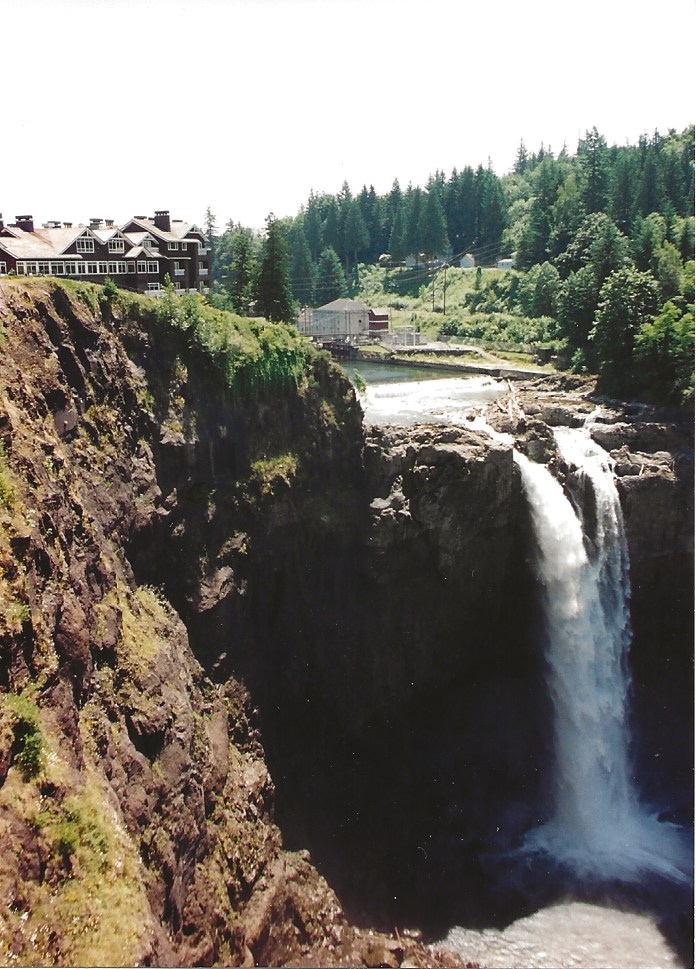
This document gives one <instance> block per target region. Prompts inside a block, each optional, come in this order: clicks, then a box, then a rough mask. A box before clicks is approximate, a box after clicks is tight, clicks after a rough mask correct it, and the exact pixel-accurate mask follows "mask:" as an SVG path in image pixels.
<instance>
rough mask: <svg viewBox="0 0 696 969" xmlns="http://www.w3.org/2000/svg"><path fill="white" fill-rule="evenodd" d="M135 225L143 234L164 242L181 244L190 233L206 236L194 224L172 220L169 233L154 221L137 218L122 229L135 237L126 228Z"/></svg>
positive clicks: (133, 233)
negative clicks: (147, 233)
mask: <svg viewBox="0 0 696 969" xmlns="http://www.w3.org/2000/svg"><path fill="white" fill-rule="evenodd" d="M134 223H135V224H136V225H138V226H140V229H141V230H142V231H143V232H149V233H151V234H152V235H153V236H156V237H157V238H158V239H162V240H163V241H164V242H181V241H182V240H183V239H185V238H186V236H187V235H188V234H189V233H190V232H197V233H199V234H200V235H204V234H203V231H202V230H201V229H199V228H198V226H197V225H194V224H193V223H192V222H182V221H181V220H180V219H171V221H170V225H171V228H170V229H169V231H167V230H166V229H160V228H158V227H157V226H156V225H155V221H154V219H141V218H138V217H136V218H134V219H130V220H129V221H128V222H126V224H125V226H123V227H122V228H123V231H124V232H126V233H127V234H128V235H129V236H134V235H135V232H133V231H128V230H127V228H126V227H127V226H129V225H133V224H134Z"/></svg>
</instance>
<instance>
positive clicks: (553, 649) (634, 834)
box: [515, 429, 689, 882]
mask: <svg viewBox="0 0 696 969" xmlns="http://www.w3.org/2000/svg"><path fill="white" fill-rule="evenodd" d="M556 438H557V444H558V447H559V451H560V452H561V454H562V456H563V458H564V460H565V461H566V462H567V463H568V465H569V466H572V467H577V468H578V470H579V473H580V475H581V478H582V479H584V482H583V483H584V485H585V490H586V491H588V492H590V494H591V495H593V503H594V507H593V508H592V509H591V514H590V515H589V516H588V519H589V520H588V522H587V527H583V521H582V511H581V510H580V511H578V512H577V513H576V510H575V508H574V506H573V505H572V504H571V502H570V501H569V499H568V498H567V497H566V494H565V492H564V490H563V488H562V487H561V485H560V484H559V482H558V481H557V480H556V479H555V478H554V477H553V475H552V474H551V473H550V472H549V471H548V470H547V468H546V467H545V466H543V465H539V464H534V463H533V462H531V461H529V460H528V459H527V458H526V457H525V456H524V455H521V454H518V453H517V452H515V459H516V461H517V463H518V465H519V468H520V472H521V475H522V481H523V486H524V490H525V492H526V495H527V499H528V502H529V507H530V510H531V516H532V520H533V525H534V530H535V533H536V539H537V545H538V552H537V563H536V568H537V574H538V578H539V580H540V585H541V588H542V596H543V607H544V614H545V619H546V623H545V625H546V630H545V631H546V638H547V665H548V682H549V690H550V694H551V699H552V702H553V707H554V738H553V739H554V781H553V812H552V815H551V819H550V820H549V821H548V822H547V823H545V824H543V825H541V826H540V827H538V828H535V829H534V830H533V831H531V832H530V833H529V834H528V835H527V838H526V841H525V849H526V850H532V851H542V852H544V853H545V854H547V855H550V856H552V857H553V858H555V859H556V860H557V861H558V862H560V863H561V864H562V865H564V866H566V867H567V868H570V869H571V870H572V871H574V872H575V873H576V874H578V875H581V876H583V877H587V876H590V877H592V876H594V877H599V876H601V877H602V878H619V879H628V880H633V879H635V878H636V877H638V876H640V874H641V873H644V872H646V871H652V872H658V873H660V874H662V875H665V876H667V877H669V878H672V879H676V880H677V881H680V882H683V881H685V880H688V874H687V870H688V867H689V859H688V854H687V852H686V850H685V847H684V846H683V845H682V842H681V838H680V832H679V829H678V828H676V827H675V826H673V825H670V824H666V823H660V822H658V820H657V818H656V817H655V816H654V815H652V814H650V812H649V811H648V810H647V809H646V808H644V807H643V806H642V805H641V803H640V801H639V797H638V794H637V791H636V787H635V784H634V779H633V776H632V771H631V762H630V756H629V749H630V737H629V726H628V723H629V720H628V702H629V687H630V682H629V673H628V650H629V646H630V640H631V629H630V621H629V608H628V590H629V577H628V553H627V547H626V540H625V536H624V528H623V517H622V512H621V506H620V503H619V500H618V495H617V491H616V487H615V483H614V476H613V472H612V469H611V467H610V459H609V456H608V455H607V454H606V452H604V451H602V449H601V448H599V447H598V446H597V445H595V444H594V443H593V441H592V440H591V438H590V436H589V434H588V433H587V432H586V431H585V430H570V429H558V431H557V433H556ZM685 859H686V860H685Z"/></svg>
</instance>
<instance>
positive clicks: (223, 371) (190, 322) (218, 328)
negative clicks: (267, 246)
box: [61, 280, 314, 400]
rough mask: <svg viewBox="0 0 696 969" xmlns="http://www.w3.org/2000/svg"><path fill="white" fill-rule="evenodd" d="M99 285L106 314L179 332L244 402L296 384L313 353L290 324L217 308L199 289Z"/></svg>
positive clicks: (103, 310) (301, 377) (289, 388)
mask: <svg viewBox="0 0 696 969" xmlns="http://www.w3.org/2000/svg"><path fill="white" fill-rule="evenodd" d="M61 285H63V283H62V282H61ZM71 285H76V284H71ZM78 285H79V284H78ZM82 285H84V284H82ZM97 289H98V290H99V293H98V299H99V302H100V305H101V308H102V313H103V314H104V315H105V316H107V317H109V316H110V317H112V318H116V316H117V313H118V310H120V311H121V313H126V314H128V315H133V316H135V317H136V319H140V320H147V321H148V322H150V323H154V324H155V325H158V326H160V327H163V328H164V329H165V330H170V331H174V332H177V333H179V334H182V335H183V336H184V338H185V340H186V342H187V344H188V345H189V347H191V348H192V349H194V350H197V351H199V352H201V353H203V354H204V355H205V356H207V357H208V358H209V359H210V360H211V362H212V363H213V365H214V367H215V369H216V371H217V372H218V374H219V375H220V376H221V377H222V379H223V381H224V383H225V385H226V386H227V388H228V389H229V390H230V392H231V393H232V394H233V396H235V397H237V398H239V399H242V400H255V399H257V398H258V397H260V396H263V395H265V394H268V393H271V394H274V393H278V392H282V391H285V390H291V389H294V388H296V387H298V386H299V385H300V383H301V381H302V379H303V378H304V376H305V374H306V372H307V366H308V363H309V361H310V359H311V358H312V356H313V355H314V351H313V350H312V348H311V347H310V345H309V344H308V343H307V341H306V340H305V339H303V338H302V337H301V336H300V334H299V332H298V331H297V329H295V328H294V327H292V326H289V325H287V324H284V323H270V322H268V321H267V320H265V319H248V318H246V317H243V316H238V315H237V314H235V313H230V312H229V311H227V310H220V309H216V308H215V307H213V306H211V305H210V304H209V303H208V302H207V301H206V299H205V297H204V296H202V295H201V294H199V293H185V294H183V295H181V296H178V295H177V294H176V291H175V290H174V288H173V287H172V286H168V287H167V288H166V290H165V295H164V296H163V297H158V298H153V297H151V296H140V295H135V294H133V293H128V292H126V291H125V290H121V289H118V287H116V286H115V285H113V284H111V285H109V280H107V282H106V284H105V285H104V286H103V287H97Z"/></svg>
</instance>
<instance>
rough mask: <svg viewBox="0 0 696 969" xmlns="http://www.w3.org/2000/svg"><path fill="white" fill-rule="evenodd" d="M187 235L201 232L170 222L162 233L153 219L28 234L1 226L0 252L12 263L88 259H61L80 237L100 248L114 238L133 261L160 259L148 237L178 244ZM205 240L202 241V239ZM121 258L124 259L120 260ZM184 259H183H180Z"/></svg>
mask: <svg viewBox="0 0 696 969" xmlns="http://www.w3.org/2000/svg"><path fill="white" fill-rule="evenodd" d="M128 225H133V226H138V228H137V229H135V230H134V231H132V232H126V231H125V228H126V226H128ZM189 233H200V235H201V236H203V233H202V231H201V230H200V229H199V228H198V227H197V226H196V225H194V224H193V223H191V222H183V221H182V220H180V219H174V220H172V231H171V232H163V231H162V230H161V229H158V228H157V226H156V225H155V223H154V221H153V220H152V219H139V218H135V219H130V221H129V222H127V223H125V225H124V226H121V227H119V226H116V225H114V226H104V225H99V226H87V225H77V226H66V225H48V226H44V227H42V228H35V229H34V231H33V232H27V231H26V230H25V229H21V228H19V227H18V226H16V225H4V227H3V231H2V233H1V234H0V249H1V250H3V251H4V252H6V253H8V254H9V255H11V256H12V257H14V258H15V259H59V258H60V259H63V260H71V259H76V260H77V259H80V257H81V255H87V256H89V255H90V254H89V253H83V254H80V255H77V256H76V255H74V254H73V255H68V256H66V255H64V253H65V250H66V249H67V248H68V247H69V246H71V245H72V244H73V243H74V242H75V240H76V239H78V238H79V237H80V236H82V235H86V236H91V237H93V238H94V239H96V240H97V242H98V243H100V244H101V245H106V243H107V242H108V241H109V239H112V238H113V237H114V236H122V237H123V238H125V239H126V241H127V243H129V244H130V246H131V247H132V248H131V249H130V251H129V252H127V253H126V256H128V257H130V258H134V257H136V256H139V255H146V256H151V257H152V258H161V257H162V254H161V253H160V251H159V249H157V248H156V246H155V245H149V246H148V244H147V242H145V239H146V237H147V236H149V237H150V238H152V239H155V240H158V241H159V242H160V243H164V242H168V241H170V242H179V241H181V240H182V239H184V238H185V237H186V236H187V235H188V234H189ZM203 238H205V237H203ZM121 258H123V257H121ZM178 258H180V259H185V258H186V256H179V257H178Z"/></svg>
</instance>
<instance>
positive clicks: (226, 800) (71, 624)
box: [0, 280, 693, 966]
mask: <svg viewBox="0 0 696 969" xmlns="http://www.w3.org/2000/svg"><path fill="white" fill-rule="evenodd" d="M147 304H148V301H147V300H146V299H144V301H143V303H142V307H145V306H146V305H147ZM133 305H134V307H135V309H133V308H132V311H131V312H126V311H125V310H123V309H122V308H120V307H119V305H118V304H116V305H107V304H105V303H104V302H100V301H99V300H98V299H97V291H96V290H94V289H93V288H91V287H77V288H74V287H69V286H68V287H63V286H59V285H56V284H52V283H51V282H50V281H47V280H37V281H34V282H33V283H23V284H20V283H19V282H16V281H7V282H3V284H2V289H1V290H0V320H1V321H2V325H1V328H0V341H2V354H0V391H1V393H2V397H1V398H0V442H1V447H2V450H1V451H0V704H1V705H0V717H1V719H0V732H1V733H2V737H3V743H2V750H1V751H0V887H1V888H2V890H3V891H4V893H5V897H6V898H7V899H8V902H9V904H8V906H7V908H6V910H5V911H4V912H3V913H2V914H0V961H3V962H6V963H8V964H11V963H15V964H17V963H18V964H22V963H35V962H39V963H40V962H50V963H53V964H83V965H86V964H92V963H94V964H163V963H166V964H170V965H175V964H181V965H190V964H198V965H203V964H212V963H214V962H217V963H221V964H230V965H254V964H256V965H281V964H285V965H306V966H309V965H389V966H398V965H404V966H406V965H423V966H425V965H434V966H436V965H456V964H458V961H457V958H456V957H454V956H452V955H451V954H449V955H447V954H443V953H439V952H438V951H435V950H433V949H431V948H427V947H426V946H425V945H424V944H423V943H422V942H420V941H419V940H418V938H417V933H415V932H407V931H405V930H404V929H403V928H402V927H403V926H404V925H409V924H410V925H414V924H416V925H417V924H420V925H425V924H426V923H427V926H426V927H427V928H429V929H430V930H431V931H433V932H435V931H436V930H437V928H438V927H439V922H440V921H441V922H442V923H443V925H446V923H447V921H448V919H454V918H457V917H460V916H461V913H462V912H463V911H469V912H470V913H473V914H474V915H475V916H476V917H481V918H483V917H484V911H485V908H486V905H487V904H488V903H489V901H490V900H488V899H487V898H486V891H487V889H486V881H485V872H484V871H483V870H482V868H481V861H480V859H481V857H482V853H485V850H486V848H487V846H489V845H490V840H491V838H492V837H494V836H493V835H492V830H493V827H496V828H497V829H498V831H499V832H500V831H501V830H503V832H507V833H508V835H509V837H510V838H512V837H513V836H514V834H515V832H518V831H519V830H520V829H523V828H524V827H525V825H526V824H528V823H530V821H531V820H532V819H533V817H534V816H535V812H537V811H538V810H539V808H540V804H541V803H542V801H543V796H544V791H543V782H542V780H541V775H542V767H543V764H544V761H545V758H546V756H547V753H548V751H547V739H546V738H547V736H548V718H549V709H548V700H547V698H546V696H545V689H544V684H543V656H542V654H541V647H540V645H539V642H538V641H537V640H538V637H536V636H535V635H534V634H533V630H534V628H535V619H536V615H535V611H536V608H537V607H536V596H535V587H534V582H535V580H534V578H533V575H532V570H531V569H530V567H529V564H528V559H529V543H530V540H531V539H530V530H529V529H530V526H529V522H528V518H527V511H526V506H525V503H524V500H523V497H522V492H521V487H520V481H519V475H518V472H517V469H516V466H515V463H514V461H513V459H512V450H511V447H510V446H508V445H498V444H495V443H492V442H491V441H490V439H489V438H487V437H486V436H485V435H483V434H481V433H480V432H476V431H473V430H471V429H466V428H442V427H441V428H435V427H426V426H419V427H416V428H410V429H408V431H406V430H404V429H397V428H378V427H374V428H368V429H365V428H364V427H363V424H362V413H361V410H360V407H359V405H358V403H357V401H356V398H355V394H354V392H353V390H352V388H351V386H350V384H349V382H348V381H347V379H346V378H345V377H344V376H343V375H342V374H341V373H340V371H339V370H338V369H337V368H335V367H334V366H333V365H332V364H331V363H330V362H329V361H328V360H327V359H325V358H324V357H322V356H313V357H311V358H310V359H309V362H308V365H307V368H306V372H305V374H304V375H303V378H302V380H301V381H300V384H299V386H298V387H297V388H296V389H291V390H287V391H284V392H277V393H273V394H264V393H261V394H259V395H258V396H257V397H255V398H253V399H252V398H251V397H249V396H248V395H247V397H236V398H235V397H233V396H232V395H231V394H230V392H229V390H228V389H227V388H226V387H225V386H224V384H223V383H221V382H220V380H219V379H217V377H216V375H215V373H214V372H213V371H212V369H211V367H210V361H209V360H207V359H206V358H205V356H204V355H203V354H202V353H201V352H200V350H199V349H196V348H195V347H191V346H190V344H189V342H188V341H187V339H186V334H185V333H182V332H177V331H174V330H171V329H169V330H168V329H166V328H163V327H162V326H161V325H159V324H158V323H157V321H156V319H155V317H154V316H153V314H152V313H149V312H148V311H146V309H143V308H142V307H141V309H140V310H137V306H136V304H133ZM136 310H137V312H136ZM587 391H588V388H587V387H583V386H580V387H575V386H571V385H565V386H561V387H557V388H555V390H554V391H553V392H551V391H549V390H548V388H546V387H530V388H527V389H522V390H518V391H515V393H514V394H513V395H512V397H511V399H510V400H509V401H507V402H504V403H503V404H498V405H497V413H498V415H499V418H500V421H501V422H502V424H501V426H503V425H504V427H505V429H507V430H511V431H512V432H513V433H514V434H515V435H516V437H517V439H518V442H519V445H520V446H521V447H524V448H525V449H526V450H527V451H528V453H529V454H530V456H532V457H535V458H536V459H537V460H549V461H551V462H552V465H553V466H554V467H556V468H557V470H558V473H559V474H560V475H564V474H567V473H569V469H566V468H563V467H562V466H561V465H560V464H559V462H558V460H557V456H556V455H555V454H554V448H553V442H552V437H551V434H550V431H549V427H550V426H551V425H553V424H556V423H575V422H577V421H580V420H582V415H585V414H588V413H589V412H590V411H591V410H592V409H593V407H594V403H592V402H590V400H589V398H588V393H587ZM594 433H595V436H596V437H597V440H599V441H600V443H603V445H604V446H605V447H607V448H608V449H609V450H610V451H611V452H612V454H613V455H614V458H615V460H616V467H617V473H618V475H619V487H620V490H621V495H622V501H623V503H624V507H625V510H626V518H627V529H628V537H629V543H630V546H631V558H632V570H633V584H634V597H633V609H634V624H635V627H636V644H637V646H636V682H637V687H638V692H639V700H640V716H641V724H642V729H643V733H642V734H641V745H642V746H641V752H640V753H641V756H642V758H643V761H644V762H645V763H648V762H650V759H651V757H652V755H653V754H655V753H658V754H661V755H663V760H662V762H661V768H660V771H658V772H657V773H655V772H652V773H651V774H650V781H649V783H650V784H652V785H653V788H654V789H657V788H658V786H659V784H663V783H666V782H669V783H670V784H672V785H673V786H674V785H675V784H676V782H675V777H682V776H683V774H684V764H685V762H687V761H688V756H689V754H688V742H687V741H686V740H685V739H684V737H685V731H684V727H683V722H682V721H683V716H684V714H685V711H687V710H688V708H689V704H690V690H689V688H688V685H686V684H685V683H684V670H685V669H688V667H689V664H690V641H689V635H688V632H687V630H688V625H689V615H690V610H692V603H693V583H692V582H691V585H690V584H689V583H690V576H692V575H693V573H692V571H690V570H692V563H693V545H692V539H693V510H692V494H693V490H692V485H691V479H690V476H691V468H692V464H691V462H692V455H693V449H692V445H691V442H690V440H689V435H688V433H686V432H685V431H683V430H680V429H679V427H678V426H677V425H676V424H675V423H674V422H673V421H671V422H665V421H661V422H660V421H658V420H657V416H656V415H653V414H647V413H644V412H640V413H639V414H632V413H630V412H627V411H626V410H625V409H624V408H620V407H618V406H616V407H611V406H607V408H606V409H605V416H604V418H603V421H602V423H597V424H596V426H595V430H594ZM692 615H693V613H692V612H691V616H692ZM657 634H659V636H660V640H659V641H660V644H661V645H660V649H659V650H657V649H656V639H655V636H656V635H657ZM656 670H660V671H661V673H660V676H655V675H654V673H655V671H656ZM675 683H676V684H677V686H678V689H676V693H675V692H674V690H675ZM675 696H676V700H675V699H674V697H675ZM668 703H672V704H676V706H674V707H673V710H674V713H673V715H672V716H671V717H667V718H665V717H663V716H661V715H660V713H659V711H661V710H662V709H663V707H664V708H666V706H667V704H668ZM655 711H658V712H657V713H656V712H655ZM666 721H668V722H667V723H666ZM665 724H666V725H665ZM675 737H676V738H678V742H677V743H675ZM668 748H669V751H670V753H669V756H668ZM646 783H647V782H646ZM682 786H683V787H684V790H683V796H684V797H685V798H686V797H688V791H687V790H686V786H685V785H682ZM453 791H454V794H453ZM443 819H445V820H446V824H445V823H444V821H443ZM443 827H448V830H449V834H448V838H449V837H450V836H451V832H452V830H455V831H456V837H457V839H458V843H459V844H460V846H461V851H460V853H459V854H458V857H457V862H456V864H455V865H452V864H451V860H450V859H449V857H448V855H449V854H450V850H449V847H448V846H449V844H450V843H451V842H450V841H448V840H447V839H446V838H444V836H442V835H441V834H440V829H441V828H443ZM281 830H282V831H283V835H282V836H281ZM308 848H309V849H311V855H310V854H309V853H308V852H307V849H308ZM327 879H328V881H327ZM455 884H456V885H458V886H460V887H459V890H458V892H453V886H454V885H455ZM461 886H465V888H464V889H462V888H461ZM336 891H337V892H338V894H336ZM462 894H464V895H468V898H469V908H467V904H465V901H466V900H464V901H463V900H462V897H461V896H462ZM339 898H340V901H339ZM395 925H396V926H398V928H397V929H396V930H394V926H395ZM379 929H382V930H386V931H382V932H380V931H378V930H379Z"/></svg>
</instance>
